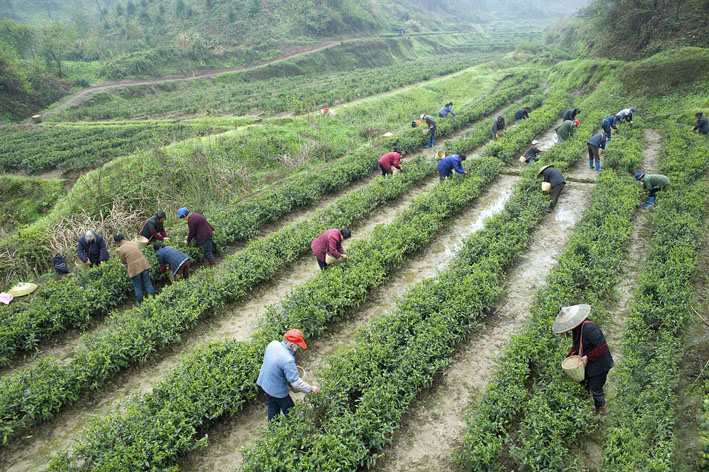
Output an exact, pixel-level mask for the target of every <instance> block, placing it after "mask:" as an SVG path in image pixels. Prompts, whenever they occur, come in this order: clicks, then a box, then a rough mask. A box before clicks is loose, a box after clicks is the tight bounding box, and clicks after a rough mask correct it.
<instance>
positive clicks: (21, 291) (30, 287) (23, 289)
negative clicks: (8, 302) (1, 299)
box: [7, 282, 37, 297]
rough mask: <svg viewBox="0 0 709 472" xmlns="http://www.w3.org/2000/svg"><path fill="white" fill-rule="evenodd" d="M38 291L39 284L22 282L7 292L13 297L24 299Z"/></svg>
mask: <svg viewBox="0 0 709 472" xmlns="http://www.w3.org/2000/svg"><path fill="white" fill-rule="evenodd" d="M35 290H37V284H33V283H27V282H22V283H19V284H17V285H15V286H14V287H12V288H11V289H10V290H8V291H7V293H9V294H10V295H12V296H13V297H24V296H25V295H29V294H30V293H32V292H34V291H35Z"/></svg>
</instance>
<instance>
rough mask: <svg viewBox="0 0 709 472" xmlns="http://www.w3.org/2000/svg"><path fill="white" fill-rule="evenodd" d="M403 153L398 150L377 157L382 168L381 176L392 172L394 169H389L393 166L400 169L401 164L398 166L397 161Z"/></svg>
mask: <svg viewBox="0 0 709 472" xmlns="http://www.w3.org/2000/svg"><path fill="white" fill-rule="evenodd" d="M403 154H404V153H403V152H401V153H398V152H388V153H386V154H384V155H383V156H382V157H380V158H379V168H380V169H381V170H382V177H386V176H387V175H389V174H393V173H394V171H392V170H391V168H392V167H395V168H397V169H399V171H401V166H399V161H401V157H402V155H403Z"/></svg>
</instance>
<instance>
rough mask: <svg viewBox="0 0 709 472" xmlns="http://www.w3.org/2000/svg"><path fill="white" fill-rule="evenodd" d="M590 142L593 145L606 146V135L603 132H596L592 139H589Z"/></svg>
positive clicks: (603, 147) (602, 147)
mask: <svg viewBox="0 0 709 472" xmlns="http://www.w3.org/2000/svg"><path fill="white" fill-rule="evenodd" d="M588 144H590V145H591V146H596V147H597V148H601V149H605V148H606V135H605V134H603V133H598V134H594V135H593V136H592V137H591V139H589V140H588Z"/></svg>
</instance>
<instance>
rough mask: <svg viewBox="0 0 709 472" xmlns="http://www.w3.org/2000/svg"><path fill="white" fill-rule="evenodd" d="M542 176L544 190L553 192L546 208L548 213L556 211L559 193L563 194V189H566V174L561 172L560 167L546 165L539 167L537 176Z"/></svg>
mask: <svg viewBox="0 0 709 472" xmlns="http://www.w3.org/2000/svg"><path fill="white" fill-rule="evenodd" d="M540 177H543V178H544V181H543V182H542V192H544V193H547V192H551V193H550V195H549V199H550V200H551V201H550V202H549V206H548V207H547V208H545V209H544V211H546V212H547V213H551V212H552V211H554V207H555V206H556V202H558V201H559V195H561V191H562V190H564V186H565V185H566V181H565V180H564V176H563V175H561V172H559V169H557V168H556V167H554V166H553V165H546V166H544V167H542V168H541V169H539V172H537V178H540Z"/></svg>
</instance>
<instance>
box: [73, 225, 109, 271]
mask: <svg viewBox="0 0 709 472" xmlns="http://www.w3.org/2000/svg"><path fill="white" fill-rule="evenodd" d="M76 255H77V256H78V257H79V260H80V261H81V262H82V263H84V264H87V265H92V266H94V265H99V264H103V263H104V262H106V261H107V260H108V259H109V257H110V256H109V254H108V249H107V248H106V241H104V239H103V236H101V235H100V234H98V233H96V232H95V231H91V230H88V231H87V232H86V234H84V235H83V236H81V237H80V238H79V243H78V244H77V246H76Z"/></svg>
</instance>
